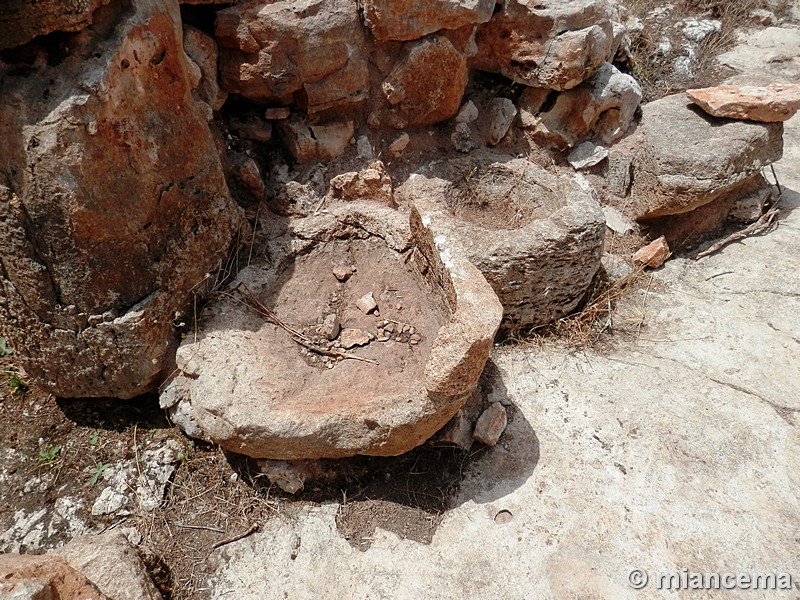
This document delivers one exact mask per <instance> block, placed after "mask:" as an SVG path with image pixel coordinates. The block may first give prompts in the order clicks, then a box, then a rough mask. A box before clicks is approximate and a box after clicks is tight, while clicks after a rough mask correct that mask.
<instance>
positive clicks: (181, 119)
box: [0, 0, 241, 398]
mask: <svg viewBox="0 0 800 600" xmlns="http://www.w3.org/2000/svg"><path fill="white" fill-rule="evenodd" d="M110 8H112V7H109V9H110ZM180 40H181V26H180V13H179V9H178V4H177V2H174V1H170V2H157V1H156V0H137V1H135V2H133V3H132V4H131V5H130V6H129V7H127V8H126V9H124V10H122V9H120V10H119V11H118V12H115V13H111V14H109V15H108V19H107V22H106V23H105V24H104V25H103V26H100V25H96V26H94V27H92V28H90V29H87V30H84V31H83V32H80V33H78V34H74V39H73V40H72V41H71V42H70V53H69V55H68V56H61V57H59V59H60V60H61V62H60V63H58V64H53V65H49V64H47V63H46V61H42V62H41V63H39V64H38V65H37V67H35V68H34V69H33V70H30V71H28V72H26V73H24V74H23V75H17V74H15V70H14V65H8V66H7V70H6V72H5V74H4V75H3V76H2V77H3V82H4V96H3V102H2V104H0V139H2V140H3V144H0V234H2V239H3V240H4V243H3V245H2V248H0V260H2V266H3V269H2V277H0V295H1V296H2V298H1V299H0V300H1V301H0V329H2V335H4V336H6V337H7V338H8V339H9V340H10V342H11V343H12V344H13V346H14V348H15V349H16V351H17V353H16V355H15V356H16V357H17V360H18V361H19V363H20V365H21V366H23V367H24V368H25V370H26V371H27V373H28V374H29V375H30V376H31V378H32V379H34V380H36V382H37V383H39V384H40V385H41V386H43V387H44V388H45V389H46V390H47V391H49V392H51V393H53V394H55V395H58V396H66V397H86V396H111V397H119V398H127V397H132V396H135V395H137V394H141V393H143V392H145V391H149V390H152V389H153V388H154V387H156V386H157V385H158V384H159V383H161V380H162V379H161V377H162V376H161V375H160V373H161V371H162V369H163V368H165V365H166V363H167V362H168V359H169V356H168V355H169V343H170V340H171V339H174V335H173V333H172V332H171V321H172V319H173V318H174V314H175V312H176V311H178V310H182V309H184V308H185V307H186V305H187V304H188V303H189V301H190V296H191V291H190V290H192V289H199V288H198V287H197V286H199V284H201V283H202V282H203V281H204V279H205V278H206V277H207V273H209V272H210V271H213V270H214V269H215V268H217V266H218V264H219V261H220V260H221V259H222V258H224V256H225V254H226V252H227V249H228V247H229V245H230V242H231V239H232V237H233V234H234V232H235V231H236V230H237V229H238V228H239V227H240V223H241V216H240V210H239V209H238V208H237V207H236V206H235V204H234V203H233V202H232V200H231V198H230V196H229V194H228V189H227V186H226V185H225V180H224V177H223V174H222V168H221V165H220V162H219V157H218V154H217V152H216V150H215V147H214V143H213V140H212V137H211V133H210V132H209V129H208V125H207V124H206V121H205V116H204V109H203V105H202V104H201V103H199V102H197V101H195V100H194V99H193V98H192V94H191V85H190V82H189V79H188V76H187V70H188V61H187V59H186V55H185V54H184V51H183V48H182V46H181V43H180ZM41 51H42V52H46V51H47V49H46V48H43V49H41Z"/></svg>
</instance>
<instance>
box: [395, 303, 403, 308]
mask: <svg viewBox="0 0 800 600" xmlns="http://www.w3.org/2000/svg"><path fill="white" fill-rule="evenodd" d="M394 308H395V310H403V305H402V304H400V303H399V302H398V303H397V304H395V305H394Z"/></svg>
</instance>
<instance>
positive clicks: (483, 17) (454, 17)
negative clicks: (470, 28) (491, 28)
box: [362, 0, 495, 41]
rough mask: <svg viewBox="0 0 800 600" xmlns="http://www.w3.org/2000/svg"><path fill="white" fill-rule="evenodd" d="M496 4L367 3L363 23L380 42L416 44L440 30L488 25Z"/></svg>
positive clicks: (436, 0) (461, 0)
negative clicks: (477, 24) (409, 41)
mask: <svg viewBox="0 0 800 600" xmlns="http://www.w3.org/2000/svg"><path fill="white" fill-rule="evenodd" d="M494 4H495V3H494V0H365V1H364V2H363V3H362V7H363V8H362V10H363V11H364V21H365V22H366V24H367V26H368V27H369V28H370V30H371V31H372V35H374V36H375V38H376V39H378V40H382V41H384V40H416V39H419V38H421V37H423V36H425V35H427V34H429V33H433V32H435V31H439V30H441V29H458V28H459V27H463V26H464V25H472V24H474V23H485V22H486V21H488V20H489V18H490V17H491V16H492V9H493V8H494Z"/></svg>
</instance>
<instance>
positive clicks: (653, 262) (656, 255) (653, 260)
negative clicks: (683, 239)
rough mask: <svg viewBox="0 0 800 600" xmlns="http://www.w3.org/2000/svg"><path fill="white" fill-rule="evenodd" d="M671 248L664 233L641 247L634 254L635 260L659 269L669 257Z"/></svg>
mask: <svg viewBox="0 0 800 600" xmlns="http://www.w3.org/2000/svg"><path fill="white" fill-rule="evenodd" d="M669 255H670V249H669V244H667V239H666V238H665V237H664V236H663V235H662V236H661V237H660V238H658V239H656V240H653V241H652V242H650V243H649V244H647V246H644V247H642V248H639V249H638V250H637V251H636V253H635V254H634V255H633V260H635V261H636V262H638V263H641V264H643V265H645V266H647V267H650V268H653V269H657V268H658V267H660V266H661V265H663V264H664V262H665V261H666V260H667V259H668V258H669Z"/></svg>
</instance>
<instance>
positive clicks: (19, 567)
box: [0, 554, 108, 600]
mask: <svg viewBox="0 0 800 600" xmlns="http://www.w3.org/2000/svg"><path fill="white" fill-rule="evenodd" d="M25 592H28V593H31V592H33V593H32V594H31V596H28V595H26V594H25ZM6 594H9V596H10V597H14V598H16V597H19V598H27V597H33V598H80V599H81V600H107V598H108V597H107V596H105V595H103V594H101V593H100V592H99V591H97V588H96V587H95V586H94V585H92V584H91V582H89V580H87V579H86V578H85V577H84V576H83V575H81V574H80V573H78V571H76V570H75V569H73V568H72V567H71V566H69V565H68V564H67V562H66V561H65V560H64V559H63V558H61V557H60V556H53V555H52V554H45V555H43V556H31V555H24V554H3V555H0V597H3V598H5V597H6ZM17 594H20V595H19V596H17Z"/></svg>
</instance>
